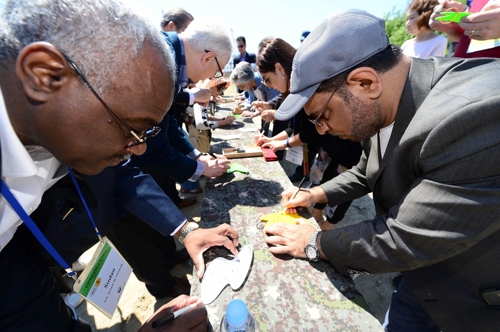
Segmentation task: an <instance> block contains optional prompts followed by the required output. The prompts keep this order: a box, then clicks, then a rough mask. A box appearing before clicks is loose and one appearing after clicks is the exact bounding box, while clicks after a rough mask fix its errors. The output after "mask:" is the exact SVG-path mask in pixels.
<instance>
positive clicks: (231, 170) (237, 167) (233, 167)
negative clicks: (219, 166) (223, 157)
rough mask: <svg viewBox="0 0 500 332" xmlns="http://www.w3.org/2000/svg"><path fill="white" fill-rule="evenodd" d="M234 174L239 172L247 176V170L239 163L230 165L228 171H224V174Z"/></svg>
mask: <svg viewBox="0 0 500 332" xmlns="http://www.w3.org/2000/svg"><path fill="white" fill-rule="evenodd" d="M234 172H240V173H243V174H248V173H249V172H248V168H246V167H245V166H243V165H242V164H240V163H231V165H230V167H229V169H228V170H227V171H226V173H228V174H231V173H234Z"/></svg>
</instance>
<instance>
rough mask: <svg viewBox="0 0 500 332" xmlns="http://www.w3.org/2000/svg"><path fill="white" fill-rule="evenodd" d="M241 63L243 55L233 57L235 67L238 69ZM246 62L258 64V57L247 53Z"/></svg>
mask: <svg viewBox="0 0 500 332" xmlns="http://www.w3.org/2000/svg"><path fill="white" fill-rule="evenodd" d="M240 62H241V55H240V54H239V53H238V54H237V55H235V56H233V63H234V66H235V67H236V65H237V64H238V63H240ZM245 62H248V63H256V62H257V56H256V55H255V53H248V52H245Z"/></svg>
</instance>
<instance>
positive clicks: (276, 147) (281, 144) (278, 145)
mask: <svg viewBox="0 0 500 332" xmlns="http://www.w3.org/2000/svg"><path fill="white" fill-rule="evenodd" d="M262 147H263V148H271V149H273V151H274V152H276V151H280V150H285V149H286V141H271V142H269V143H264V144H262Z"/></svg>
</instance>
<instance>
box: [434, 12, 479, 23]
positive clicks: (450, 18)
mask: <svg viewBox="0 0 500 332" xmlns="http://www.w3.org/2000/svg"><path fill="white" fill-rule="evenodd" d="M470 14H471V13H464V12H455V11H451V12H443V13H441V16H439V17H436V21H441V22H457V23H459V22H460V20H461V19H462V17H465V16H469V15H470Z"/></svg>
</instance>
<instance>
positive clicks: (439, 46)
mask: <svg viewBox="0 0 500 332" xmlns="http://www.w3.org/2000/svg"><path fill="white" fill-rule="evenodd" d="M437 4H438V1H437V0H413V2H412V3H411V4H410V6H409V7H408V12H407V13H406V30H408V33H409V34H410V35H412V36H415V38H413V39H409V40H407V41H405V42H404V43H403V45H401V49H402V50H403V53H404V54H405V55H408V56H412V57H415V58H422V59H425V58H428V57H430V56H444V55H445V53H446V46H447V45H448V41H447V40H446V37H444V36H441V35H438V34H436V33H435V32H434V30H432V29H431V28H430V27H429V18H430V17H431V14H432V10H433V9H434V7H435V6H436V5H437Z"/></svg>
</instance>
